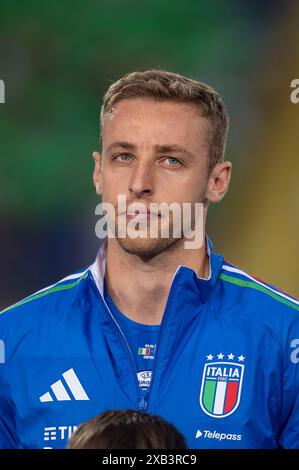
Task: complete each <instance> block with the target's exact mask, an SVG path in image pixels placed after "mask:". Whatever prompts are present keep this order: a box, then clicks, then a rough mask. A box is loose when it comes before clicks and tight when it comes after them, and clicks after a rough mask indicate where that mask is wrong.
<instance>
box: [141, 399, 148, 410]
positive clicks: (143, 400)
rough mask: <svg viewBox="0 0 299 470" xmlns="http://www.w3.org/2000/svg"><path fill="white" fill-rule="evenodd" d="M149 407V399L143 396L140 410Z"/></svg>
mask: <svg viewBox="0 0 299 470" xmlns="http://www.w3.org/2000/svg"><path fill="white" fill-rule="evenodd" d="M146 407H147V401H146V399H145V397H144V396H142V397H141V400H140V402H139V408H140V410H146Z"/></svg>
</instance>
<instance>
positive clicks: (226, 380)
mask: <svg viewBox="0 0 299 470" xmlns="http://www.w3.org/2000/svg"><path fill="white" fill-rule="evenodd" d="M217 357H218V359H224V357H225V355H224V354H222V353H220V354H218V355H217ZM227 357H228V361H217V362H208V363H206V364H205V366H204V370H203V374H202V381H201V390H200V398H199V402H200V406H201V408H202V410H203V411H204V412H205V413H206V414H207V415H208V416H211V417H213V418H225V417H226V416H229V415H231V414H232V413H233V412H234V411H236V409H237V408H238V406H239V403H240V399H241V392H242V383H243V375H244V368H245V366H244V364H240V362H243V361H244V359H245V357H244V356H243V355H240V356H238V362H232V361H233V359H234V357H235V356H234V354H232V353H231V354H228V355H227ZM213 358H214V356H212V355H211V354H210V355H209V356H207V359H208V361H212V359H213Z"/></svg>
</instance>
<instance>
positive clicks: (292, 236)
mask: <svg viewBox="0 0 299 470" xmlns="http://www.w3.org/2000/svg"><path fill="white" fill-rule="evenodd" d="M298 42H299V2H297V1H296V0H294V1H291V0H290V1H281V0H280V1H275V0H271V1H270V0H268V1H266V0H264V1H263V2H260V1H257V0H251V1H240V0H235V1H233V0H226V1H221V0H214V1H213V2H207V1H200V0H185V1H184V2H182V1H177V0H158V1H155V0H152V1H151V2H145V1H142V0H139V1H136V0H126V1H122V0H97V1H96V0H85V1H81V2H74V1H71V0H63V1H61V0H60V1H57V0H53V1H51V2H46V1H33V0H27V1H26V2H24V1H22V0H7V1H6V0H1V3H0V78H1V79H2V80H3V81H4V83H5V101H6V102H5V104H0V308H1V307H5V306H7V305H9V304H11V303H13V302H15V301H17V300H19V299H21V298H22V297H24V296H26V295H29V294H30V293H32V292H34V291H36V290H38V289H40V288H42V287H45V286H46V285H48V284H51V283H53V282H55V281H57V280H58V279H60V278H62V277H64V276H66V275H68V274H70V273H72V272H74V271H76V270H79V269H81V268H83V267H85V266H88V265H89V264H90V263H91V262H92V261H93V259H94V258H95V256H96V252H97V249H98V246H99V240H98V239H97V238H96V236H95V233H94V226H95V223H96V221H97V220H98V217H97V216H95V214H94V210H95V206H96V204H97V202H98V199H97V196H96V194H95V191H94V187H93V184H92V180H91V176H92V170H93V161H92V157H91V154H92V151H93V150H96V149H97V148H98V140H99V113H100V107H101V102H102V96H103V93H104V91H105V90H106V89H107V87H108V86H109V85H110V83H111V82H113V81H115V80H116V79H118V78H120V77H121V76H122V75H123V74H125V73H127V72H130V71H134V70H146V69H149V68H162V69H167V70H170V71H174V72H177V73H181V74H183V75H187V76H190V77H192V78H195V79H198V80H200V81H206V82H208V83H209V84H211V85H212V86H214V87H215V88H216V89H217V90H218V91H219V92H220V93H221V95H222V97H223V99H224V102H225V103H226V106H227V108H228V110H229V114H230V118H231V129H230V136H229V142H228V146H227V154H226V158H227V159H229V160H231V161H232V162H233V165H234V168H233V179H232V184H231V189H230V193H229V194H228V195H227V196H226V198H225V199H224V201H223V202H222V203H221V204H219V205H218V206H213V207H211V209H210V214H209V222H208V234H209V235H210V236H211V237H212V239H213V241H214V247H215V249H216V251H219V252H222V253H223V254H224V255H225V258H226V259H227V260H228V261H230V262H232V263H235V264H237V265H238V267H240V268H242V269H245V270H247V271H249V273H251V274H253V275H255V276H258V277H260V278H263V279H266V280H267V281H268V282H270V283H273V284H275V285H277V286H279V287H280V288H282V289H284V290H286V291H287V292H289V293H290V294H293V295H294V296H298V293H299V289H298V287H299V281H298V279H299V262H298V261H299V257H298V241H299V236H298V234H299V181H298V176H299V152H298V147H299V103H298V104H297V105H296V104H292V103H291V101H290V93H291V89H290V82H291V81H292V80H293V79H294V78H299V48H298Z"/></svg>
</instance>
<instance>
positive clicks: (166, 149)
mask: <svg viewBox="0 0 299 470" xmlns="http://www.w3.org/2000/svg"><path fill="white" fill-rule="evenodd" d="M114 147H121V148H123V149H126V150H136V149H137V146H136V145H134V144H132V143H130V142H124V141H118V142H112V143H111V144H109V145H108V147H107V148H106V152H109V151H110V150H111V149H112V148H114ZM154 150H155V151H156V152H158V153H171V152H176V153H184V154H185V155H188V156H189V157H191V158H195V155H194V154H193V153H191V152H190V151H189V150H187V149H185V148H184V147H181V146H180V145H177V144H162V145H160V144H156V145H154Z"/></svg>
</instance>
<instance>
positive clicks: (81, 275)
mask: <svg viewBox="0 0 299 470" xmlns="http://www.w3.org/2000/svg"><path fill="white" fill-rule="evenodd" d="M87 275H88V269H84V270H81V271H79V272H77V273H74V274H71V275H69V276H67V277H65V278H63V279H61V280H59V281H57V282H56V283H54V284H51V285H50V286H47V287H45V288H43V289H41V290H39V291H37V292H34V293H33V294H31V295H29V296H28V297H25V298H24V299H22V300H19V301H18V302H16V303H15V304H13V305H11V306H8V307H6V308H4V309H3V310H2V311H1V312H0V325H3V324H4V323H6V322H8V323H11V322H13V323H14V322H15V321H16V322H17V323H18V324H19V325H20V322H22V319H23V318H24V321H26V322H28V321H29V322H30V317H36V314H37V313H39V312H41V311H42V310H44V309H45V308H48V307H51V306H54V305H55V304H56V303H57V301H59V300H65V301H67V298H68V296H66V295H65V294H66V293H69V294H71V295H72V296H73V295H75V293H76V289H75V288H76V287H77V286H79V284H80V283H81V282H82V281H83V280H84V279H85V278H86V277H87ZM62 298H63V299H62Z"/></svg>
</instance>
